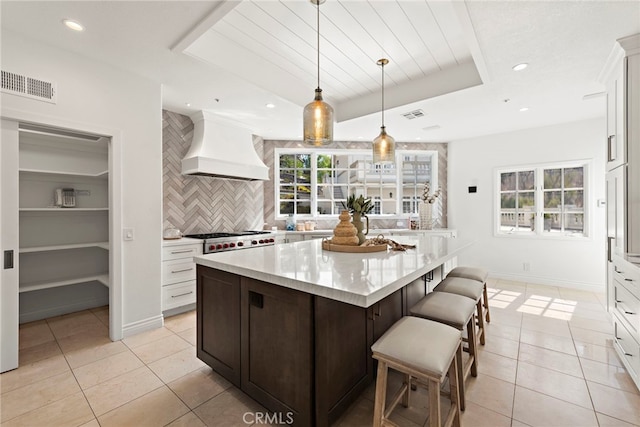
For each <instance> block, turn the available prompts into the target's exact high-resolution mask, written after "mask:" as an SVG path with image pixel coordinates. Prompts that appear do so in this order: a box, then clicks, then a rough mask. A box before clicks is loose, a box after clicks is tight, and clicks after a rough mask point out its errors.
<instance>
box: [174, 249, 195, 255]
mask: <svg viewBox="0 0 640 427" xmlns="http://www.w3.org/2000/svg"><path fill="white" fill-rule="evenodd" d="M187 252H193V249H185V250H183V251H171V253H172V254H186V253H187Z"/></svg>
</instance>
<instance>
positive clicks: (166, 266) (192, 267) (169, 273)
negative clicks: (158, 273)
mask: <svg viewBox="0 0 640 427" xmlns="http://www.w3.org/2000/svg"><path fill="white" fill-rule="evenodd" d="M162 270H163V271H162V284H163V285H169V284H171V283H177V282H185V281H187V280H194V279H195V278H196V264H195V263H194V262H193V260H191V259H187V260H184V259H179V260H176V261H165V262H163V263H162Z"/></svg>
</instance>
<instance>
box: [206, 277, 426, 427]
mask: <svg viewBox="0 0 640 427" xmlns="http://www.w3.org/2000/svg"><path fill="white" fill-rule="evenodd" d="M426 291H427V276H423V277H422V278H419V279H417V280H414V281H412V282H411V283H409V284H407V285H406V286H404V287H403V288H401V289H398V290H397V291H395V292H394V293H392V294H391V295H388V296H387V297H385V298H384V299H382V300H380V301H379V302H377V303H375V304H373V305H371V306H370V307H366V308H363V307H359V306H355V305H351V304H348V303H344V302H340V301H336V300H332V299H328V298H324V297H320V296H316V295H312V294H309V293H305V292H302V291H298V290H294V289H289V288H286V287H283V286H280V285H275V284H271V283H265V282H263V281H259V280H256V279H253V278H250V277H244V276H239V275H236V274H232V273H228V272H225V271H221V270H216V269H213V268H209V267H205V266H202V265H198V269H197V355H198V358H200V359H201V360H202V361H204V362H205V363H207V364H208V365H209V366H211V367H212V368H213V369H214V370H215V371H216V372H218V373H219V374H220V375H222V376H223V377H224V378H226V379H227V380H229V381H230V382H231V383H233V384H234V385H235V386H236V387H238V388H240V389H241V390H242V391H243V392H245V393H246V394H247V395H249V396H251V397H252V398H253V399H254V400H256V401H257V402H259V403H261V404H262V405H263V406H264V407H265V408H267V409H268V410H269V411H270V412H271V413H272V415H273V416H275V417H278V418H277V419H278V420H282V421H283V422H284V423H290V424H292V425H296V426H329V425H330V424H331V423H332V422H334V421H335V420H336V419H337V418H338V417H339V416H340V415H341V414H342V413H343V412H344V411H345V410H346V409H347V407H348V406H349V405H350V404H351V403H353V401H354V400H355V399H356V398H357V397H358V396H359V395H360V394H361V393H362V391H363V390H364V389H365V387H366V386H367V385H369V384H370V383H371V382H372V380H373V377H374V363H373V359H372V358H371V350H370V348H371V345H372V344H373V343H374V342H375V340H377V339H378V338H379V337H380V336H381V335H382V334H383V333H384V332H385V331H386V330H387V329H388V328H389V327H391V325H393V324H394V323H395V322H396V321H397V320H398V319H400V318H401V317H402V316H403V315H406V314H407V313H408V307H411V306H412V305H413V304H415V303H416V302H417V301H418V300H419V299H420V298H421V297H422V296H424V295H425V293H426Z"/></svg>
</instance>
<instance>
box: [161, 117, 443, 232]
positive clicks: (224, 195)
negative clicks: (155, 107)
mask: <svg viewBox="0 0 640 427" xmlns="http://www.w3.org/2000/svg"><path fill="white" fill-rule="evenodd" d="M162 117H163V132H162V143H163V168H164V170H163V192H164V202H163V220H164V223H163V224H164V228H165V229H167V228H177V229H179V230H180V231H182V233H183V234H192V233H202V232H210V231H239V230H261V229H262V228H263V225H264V224H265V223H266V224H267V225H268V227H271V226H274V225H276V226H278V228H280V229H284V220H278V221H276V219H275V200H274V194H275V191H274V182H275V181H274V176H273V173H274V150H275V149H276V148H279V147H287V148H298V147H299V146H300V144H301V143H300V141H271V140H269V141H263V140H262V138H260V137H257V136H254V139H253V145H254V148H255V150H256V152H257V153H258V155H259V156H260V157H261V158H262V159H263V161H264V163H265V164H266V165H267V166H268V167H269V179H270V180H269V181H265V182H262V181H255V182H247V181H233V180H229V179H222V178H211V177H199V176H184V175H182V174H181V172H180V171H181V161H182V158H183V157H184V156H185V154H186V153H187V151H188V149H189V147H190V146H191V140H192V139H193V122H192V121H191V119H190V118H189V117H187V116H183V115H181V114H177V113H173V112H170V111H166V110H164V111H163V116H162ZM334 146H335V147H336V148H344V149H363V148H369V147H370V143H368V142H361V141H357V142H335V143H334ZM396 148H397V149H400V150H401V149H407V150H416V149H417V150H421V149H422V150H436V151H437V152H438V182H439V183H440V186H441V188H442V190H443V194H442V197H440V200H439V203H438V205H437V209H438V212H437V217H438V224H437V226H438V227H443V228H444V227H446V226H447V191H446V189H447V148H448V147H447V144H446V143H442V144H438V143H397V145H396ZM396 221H397V219H392V220H380V219H375V220H372V221H371V224H370V225H371V226H372V227H376V228H395V227H396ZM337 223H338V221H337V219H335V220H323V221H318V222H317V226H318V228H323V229H331V228H333V227H335V225H336V224H337Z"/></svg>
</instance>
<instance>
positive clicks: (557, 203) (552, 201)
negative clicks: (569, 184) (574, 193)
mask: <svg viewBox="0 0 640 427" xmlns="http://www.w3.org/2000/svg"><path fill="white" fill-rule="evenodd" d="M561 207H562V191H545V192H544V208H545V209H557V210H560V208H561Z"/></svg>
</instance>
